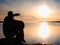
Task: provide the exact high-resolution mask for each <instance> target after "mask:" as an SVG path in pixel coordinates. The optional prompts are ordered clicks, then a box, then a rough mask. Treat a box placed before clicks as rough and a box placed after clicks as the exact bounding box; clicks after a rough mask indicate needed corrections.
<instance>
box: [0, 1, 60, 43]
mask: <svg viewBox="0 0 60 45" xmlns="http://www.w3.org/2000/svg"><path fill="white" fill-rule="evenodd" d="M8 11H13V13H14V14H15V13H20V14H21V15H20V16H17V17H14V18H15V19H16V20H23V21H24V22H25V24H26V27H25V30H26V31H25V35H26V36H25V38H26V39H27V40H29V42H30V41H32V42H30V43H33V42H35V40H36V41H37V42H39V39H40V41H42V40H43V39H42V40H41V37H39V35H40V34H42V33H39V31H40V32H42V31H43V30H44V29H43V28H45V29H46V28H47V27H48V34H50V35H49V36H47V35H46V36H47V37H48V38H47V41H48V42H49V41H50V42H54V41H55V40H58V41H59V40H60V36H59V35H60V26H56V25H55V26H51V25H49V26H47V27H46V25H47V24H46V23H45V22H43V21H60V0H0V21H3V20H4V17H5V16H7V13H8ZM40 21H42V23H41V22H40ZM40 23H41V24H40ZM44 26H45V27H44ZM40 28H41V29H40ZM50 29H51V30H50ZM41 30H42V31H41ZM46 30H47V29H46ZM36 35H37V37H36ZM30 36H32V37H31V40H30V39H29V37H30ZM51 36H52V37H51ZM55 37H56V38H55ZM52 39H53V40H52ZM29 42H28V43H29ZM59 42H60V41H59Z"/></svg>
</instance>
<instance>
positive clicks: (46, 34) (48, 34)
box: [0, 22, 60, 43]
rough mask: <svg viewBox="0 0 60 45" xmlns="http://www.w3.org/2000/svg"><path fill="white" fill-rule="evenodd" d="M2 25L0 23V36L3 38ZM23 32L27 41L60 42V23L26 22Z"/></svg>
mask: <svg viewBox="0 0 60 45" xmlns="http://www.w3.org/2000/svg"><path fill="white" fill-rule="evenodd" d="M2 25H3V24H2V23H0V38H4V35H3V29H2ZM24 34H25V40H26V41H27V43H40V42H42V43H53V42H60V23H48V22H41V23H38V24H26V26H25V29H24Z"/></svg>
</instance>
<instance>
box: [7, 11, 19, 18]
mask: <svg viewBox="0 0 60 45" xmlns="http://www.w3.org/2000/svg"><path fill="white" fill-rule="evenodd" d="M19 15H20V14H19V13H16V14H13V12H12V11H9V12H8V16H9V17H14V16H19Z"/></svg>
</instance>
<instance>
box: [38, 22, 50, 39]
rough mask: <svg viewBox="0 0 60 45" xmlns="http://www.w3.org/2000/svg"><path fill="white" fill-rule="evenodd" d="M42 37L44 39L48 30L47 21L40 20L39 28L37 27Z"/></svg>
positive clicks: (47, 34)
mask: <svg viewBox="0 0 60 45" xmlns="http://www.w3.org/2000/svg"><path fill="white" fill-rule="evenodd" d="M38 34H39V35H40V36H41V38H42V39H46V38H47V37H48V36H49V34H50V32H49V30H48V23H47V22H42V23H41V28H40V29H39V33H38Z"/></svg>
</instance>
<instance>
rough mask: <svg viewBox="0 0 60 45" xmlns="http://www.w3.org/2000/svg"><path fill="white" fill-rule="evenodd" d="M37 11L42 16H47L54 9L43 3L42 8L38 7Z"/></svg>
mask: <svg viewBox="0 0 60 45" xmlns="http://www.w3.org/2000/svg"><path fill="white" fill-rule="evenodd" d="M37 13H38V15H40V16H42V17H46V16H48V15H49V14H51V13H52V10H51V9H50V8H49V7H48V6H47V5H43V6H41V7H40V8H38V10H37Z"/></svg>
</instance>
